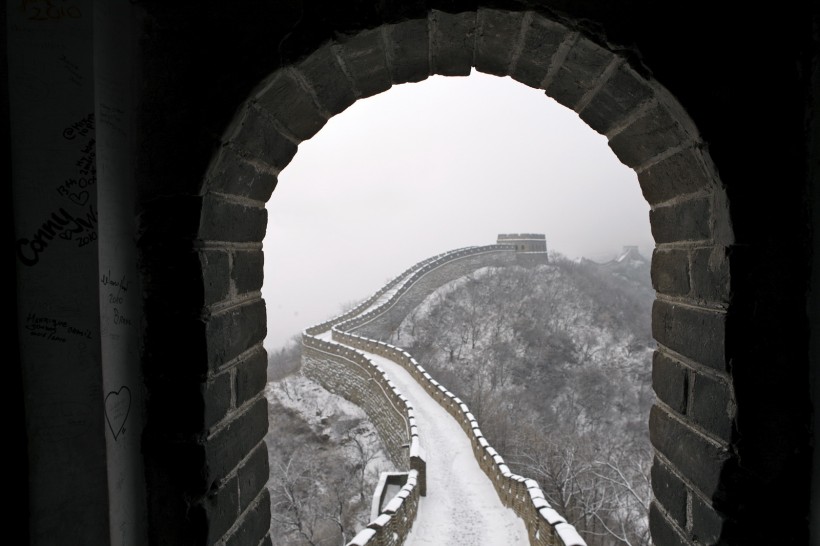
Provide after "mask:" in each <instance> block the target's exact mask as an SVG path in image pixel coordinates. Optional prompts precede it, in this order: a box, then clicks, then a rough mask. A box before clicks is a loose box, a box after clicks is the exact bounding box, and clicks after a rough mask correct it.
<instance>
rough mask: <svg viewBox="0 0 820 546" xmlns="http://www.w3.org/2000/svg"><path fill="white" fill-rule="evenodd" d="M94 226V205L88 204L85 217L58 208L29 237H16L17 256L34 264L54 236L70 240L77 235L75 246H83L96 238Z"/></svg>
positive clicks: (28, 264) (95, 213)
mask: <svg viewBox="0 0 820 546" xmlns="http://www.w3.org/2000/svg"><path fill="white" fill-rule="evenodd" d="M96 226H97V211H96V209H95V208H94V205H89V206H88V212H86V214H85V217H74V216H72V215H71V214H70V213H69V212H68V211H66V210H65V209H63V208H60V209H58V210H57V212H52V213H51V216H50V217H49V218H48V219H46V221H45V222H43V223H42V225H41V226H40V228H39V229H38V230H37V231H35V232H34V234H33V235H32V236H31V238H30V239H27V238H21V239H17V243H16V246H17V257H18V258H19V259H20V261H21V262H23V264H25V265H27V266H33V265H36V264H37V263H38V262H39V261H40V256H41V255H42V254H43V252H45V251H46V249H48V247H49V244H50V243H51V241H53V240H54V238H55V237H59V238H60V239H63V240H66V241H70V240H73V239H74V238H75V236H77V242H78V245H77V246H84V245H86V244H88V243H90V242H91V241H93V240H96V239H97V232H96ZM92 234H93V235H92Z"/></svg>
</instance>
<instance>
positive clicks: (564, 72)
mask: <svg viewBox="0 0 820 546" xmlns="http://www.w3.org/2000/svg"><path fill="white" fill-rule="evenodd" d="M613 58H614V55H612V53H610V52H609V51H607V50H606V49H604V48H602V47H600V46H598V45H596V44H594V43H593V42H591V41H589V40H587V39H586V38H579V39H578V40H577V41H576V42H575V44H574V45H573V46H572V49H570V51H569V53H567V56H566V58H565V59H564V62H563V63H562V64H561V66H560V67H559V68H558V69H557V70H556V71H555V73H554V75H553V77H552V79H551V80H550V82H549V84H548V85H547V88H546V91H547V95H549V96H550V97H552V98H553V99H555V100H556V101H558V102H559V103H561V104H563V105H564V106H566V107H567V108H570V109H573V110H574V109H575V107H576V105H577V104H578V102H579V101H580V100H581V98H582V97H583V96H584V95H585V94H586V93H587V91H589V90H590V89H592V88H593V87H594V86H595V85H596V83H597V81H598V78H599V77H600V76H601V74H602V73H603V71H604V69H605V68H606V67H607V65H608V64H609V63H610V62H611V61H612V59H613Z"/></svg>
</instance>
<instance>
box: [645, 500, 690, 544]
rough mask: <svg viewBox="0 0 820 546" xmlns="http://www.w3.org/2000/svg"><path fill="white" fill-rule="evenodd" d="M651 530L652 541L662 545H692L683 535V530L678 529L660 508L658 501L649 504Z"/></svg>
mask: <svg viewBox="0 0 820 546" xmlns="http://www.w3.org/2000/svg"><path fill="white" fill-rule="evenodd" d="M649 532H650V533H651V534H652V542H653V543H655V544H658V545H662V546H690V545H689V543H688V542H686V541H685V540H684V539H683V537H682V536H681V534H680V533H681V531H680V530H678V529H676V528H675V527H674V526H673V525H672V523H670V522H669V520H667V519H666V516H664V515H663V513H661V511H660V510H658V506H657V503H655V502H652V504H650V505H649Z"/></svg>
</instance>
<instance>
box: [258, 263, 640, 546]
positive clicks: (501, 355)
mask: <svg viewBox="0 0 820 546" xmlns="http://www.w3.org/2000/svg"><path fill="white" fill-rule="evenodd" d="M653 298H654V291H653V290H652V288H651V283H650V279H649V263H648V261H647V260H644V259H638V260H634V259H632V260H624V261H622V262H612V263H610V264H606V265H599V264H595V263H593V262H589V261H581V262H580V263H579V262H575V261H571V260H568V259H566V258H564V257H563V256H561V255H560V254H557V253H552V254H551V256H550V262H549V263H548V264H544V265H540V266H537V267H533V268H524V267H519V266H510V267H498V268H484V269H480V270H477V271H476V272H474V273H473V274H471V275H468V276H465V277H461V278H459V279H457V280H455V281H453V282H450V283H448V284H446V285H444V286H442V287H440V288H439V289H438V290H436V291H434V292H433V293H432V294H430V295H429V296H428V297H427V298H426V299H425V300H424V302H423V303H422V304H421V305H419V306H418V307H417V308H416V309H414V310H413V311H412V312H411V313H409V314H408V316H407V317H406V318H405V319H404V321H402V322H401V324H400V325H399V327H398V328H397V329H396V330H395V331H394V332H392V334H391V335H390V336H389V338H388V339H385V341H388V342H390V343H393V344H395V345H398V346H400V347H403V348H405V349H407V350H408V351H409V352H410V353H411V354H413V356H414V357H415V358H416V359H417V360H418V361H419V362H420V363H421V364H422V365H423V366H424V367H425V368H426V369H427V370H428V371H429V372H430V373H431V374H432V375H433V377H435V378H436V379H437V380H438V381H439V382H441V383H442V384H444V385H446V386H447V388H448V389H449V390H451V391H453V392H454V393H455V394H457V395H458V396H459V397H460V398H462V400H464V401H465V403H466V404H467V405H468V406H469V408H470V410H471V411H472V413H473V414H474V415H475V416H476V418H477V419H478V422H479V424H480V426H481V429H482V432H483V433H484V435H485V437H487V439H488V441H489V442H490V443H491V444H492V445H493V447H495V448H496V449H497V450H498V451H499V453H501V455H502V456H503V457H504V459H505V461H506V462H507V463H508V465H509V466H510V467H511V469H512V470H513V472H516V473H518V474H521V475H524V476H526V477H529V478H533V479H535V480H536V481H538V483H539V485H540V486H541V488H542V489H543V491H544V493H545V495H546V496H547V498H548V500H549V502H550V504H552V506H553V507H554V508H555V509H556V510H557V511H558V512H559V513H561V514H562V515H563V516H564V517H566V518H567V520H568V521H569V522H570V523H572V524H573V525H575V526H576V528H577V529H578V531H579V532H580V533H581V535H582V536H583V537H584V539H585V540H586V541H587V543H588V544H589V545H590V546H603V545H610V544H625V545H634V546H637V545H642V546H647V545H649V544H651V541H650V538H649V532H648V521H647V519H648V518H647V513H648V508H649V499H650V487H649V469H650V464H651V448H650V445H649V440H648V431H647V421H648V412H649V408H650V406H651V404H652V401H653V394H652V389H651V385H650V376H651V355H652V351H653V349H654V341H653V340H652V338H651V333H650V314H651V313H650V312H651V305H652V301H653ZM299 358H300V346H299V344H298V343H297V342H294V343H292V344H290V345H289V346H287V347H285V348H282V349H281V350H279V351H275V352H273V353H272V354H271V358H270V366H269V374H270V377H269V380H270V382H269V386H268V393H269V397H268V399H269V401H270V402H271V433H270V434H269V438H270V440H269V442H268V446H269V454H270V460H271V480H270V483H269V488H270V490H271V497H272V506H273V510H272V511H273V524H272V526H273V527H275V529H273V527H272V531H273V530H275V532H276V533H278V534H274V535H273V536H282V537H285V540H286V541H285V542H282V543H283V544H288V545H290V544H292V545H296V544H314V545H317V546H318V545H320V544H340V543H344V538H345V537H347V538H348V539H349V538H350V537H351V532H353V533H354V534H355V529H354V527H355V526H356V525H357V524H364V523H366V521H367V518H368V515H369V514H368V509H369V498H366V497H367V495H369V494H370V492H372V484H374V483H375V480H376V478H377V476H378V472H379V471H382V470H389V469H390V468H389V462H388V461H387V458H386V456H384V453H383V450H381V448H380V446H379V443H378V439H377V435H376V434H375V432H373V429H372V424H370V423H369V422H368V421H367V419H366V416H364V415H363V414H356V413H355V407H354V408H353V409H351V408H344V409H342V407H341V405H340V404H339V403H336V402H333V403H332V404H329V403H328V402H327V399H326V398H324V395H321V394H320V391H321V390H322V389H321V388H320V387H318V385H316V384H311V383H310V382H308V381H307V380H306V379H305V378H303V377H301V376H300V374H299ZM317 389H318V390H317ZM295 398H299V403H294V402H293V400H294V399H295ZM319 400H324V401H319ZM318 406H322V408H321V409H318ZM274 438H275V439H274ZM333 467H335V468H338V469H339V471H338V472H329V471H328V470H327V469H328V468H333ZM308 477H310V479H309V478H308ZM353 478H355V479H353ZM367 487H369V489H367V491H368V492H367V493H365V488H367ZM307 499H310V501H308V500H307Z"/></svg>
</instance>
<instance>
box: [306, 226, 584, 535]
mask: <svg viewBox="0 0 820 546" xmlns="http://www.w3.org/2000/svg"><path fill="white" fill-rule="evenodd" d="M501 237H504V236H499V241H501ZM516 250H519V251H520V249H517V248H516V246H515V244H513V243H511V244H506V243H502V244H496V245H488V246H480V247H468V248H464V249H458V250H454V251H451V252H446V253H443V254H439V255H437V256H434V257H432V258H430V259H427V260H424V261H422V262H419V263H418V264H416V265H415V266H413V267H411V268H408V269H407V270H405V271H404V272H403V273H401V274H400V275H398V276H397V277H395V278H394V279H392V280H391V281H389V282H388V283H386V284H385V285H384V286H383V287H382V288H380V289H379V290H378V291H377V292H376V293H374V294H373V295H372V296H371V297H369V298H367V299H366V300H365V301H364V302H362V303H361V304H359V305H358V306H356V307H355V308H353V309H351V310H350V311H347V312H346V313H343V314H342V315H339V316H338V317H336V318H334V319H331V320H329V321H325V322H323V323H321V324H317V325H315V326H312V327H310V328H307V329H306V330H305V331H304V333H303V336H302V340H303V346H304V349H305V351H304V353H303V354H304V357H303V359H304V369H305V373H306V374H308V375H309V376H310V377H312V378H314V379H316V380H317V381H319V382H320V383H321V384H323V385H325V386H326V388H328V389H329V390H331V391H332V392H336V393H337V394H340V395H342V396H345V397H346V398H348V399H350V400H351V401H353V402H354V403H357V404H359V405H360V406H361V407H362V408H363V409H364V410H365V412H367V413H368V415H369V416H370V417H371V419H373V421H374V424H375V426H376V428H377V430H379V434H380V435H381V436H382V439H383V440H384V442H385V445H386V447H387V450H388V452H389V453H390V456H391V458H392V459H393V461H394V463H395V464H396V466H397V467H398V468H409V469H410V470H409V471H408V480H407V482H406V484H405V486H403V487H402V489H401V491H400V492H399V494H397V495H396V497H395V498H394V499H392V500H391V501H390V502H388V503H387V505H386V506H385V507H384V510H383V511H382V512H381V513H379V514H378V515H375V514H374V515H375V517H374V519H373V521H371V523H370V524H369V525H368V527H367V528H366V529H364V530H362V531H361V532H360V533H359V534H357V535H356V537H355V538H354V539H353V540H352V541H351V542H350V543H349V544H348V546H364V545H368V546H373V545H376V544H378V545H381V544H390V545H398V544H402V543H403V542H404V539H405V537H406V536H407V533H408V532H409V530H410V528H411V527H412V522H413V521H414V519H415V514H416V509H417V506H418V503H419V502H420V500H419V498H420V497H421V496H424V495H425V493H426V486H427V484H426V476H425V474H426V463H425V459H424V456H423V453H422V448H421V438H422V437H423V435H424V431H419V430H418V427H417V426H416V424H415V418H414V410H413V406H412V404H411V403H410V402H409V401H408V400H407V398H406V397H404V396H403V395H402V394H401V393H400V392H399V391H398V389H396V387H395V386H394V385H393V383H392V381H390V379H389V378H388V377H387V375H386V374H385V373H384V372H383V371H382V370H381V369H380V368H379V366H378V365H376V364H375V363H374V362H373V360H372V359H370V358H368V357H367V354H368V353H369V354H374V355H378V356H380V357H384V358H387V359H389V360H391V361H392V362H395V363H397V364H399V365H400V366H401V367H402V368H404V369H405V370H406V371H407V372H409V373H410V375H411V376H412V377H413V378H414V379H415V380H416V381H417V382H418V383H419V384H420V385H421V386H422V387H423V388H424V389H425V391H426V392H427V393H428V394H429V395H430V396H431V397H432V398H433V399H434V400H436V401H437V402H438V404H439V405H441V406H442V407H443V408H444V409H445V410H446V411H447V412H448V413H449V414H450V415H451V416H452V417H453V418H454V419H455V420H456V421H457V422H458V423H459V424H460V426H461V428H462V429H463V430H464V433H465V434H466V435H467V437H468V438H469V440H470V442H471V445H472V449H473V454H474V456H475V458H476V460H477V461H478V463H479V466H480V467H481V469H482V471H483V472H484V473H485V474H486V475H487V477H488V478H489V479H490V480H491V482H492V484H493V487H494V488H495V491H496V493H497V494H498V497H499V499H500V500H501V501H502V503H503V504H504V505H505V506H507V507H508V508H511V509H512V510H513V511H514V512H515V513H516V514H517V515H518V516H519V517H520V518H521V519H522V520H523V521H524V523H525V525H526V527H527V531H528V535H529V541H530V544H532V545H538V546H585V545H586V543H585V542H584V540H583V539H582V538H581V536H580V535H579V534H578V532H577V531H576V530H575V528H574V527H573V526H572V525H571V524H569V523H567V521H566V520H565V519H564V518H563V517H562V516H561V515H560V514H559V513H558V512H556V511H555V510H554V509H553V508H552V507H551V506H550V504H549V502H547V500H546V499H545V497H544V493H543V491H542V490H541V488H540V487H539V485H538V483H537V482H536V481H534V480H531V479H528V478H526V477H524V476H519V475H517V474H514V473H513V472H511V471H510V469H509V467H508V466H507V465H506V463H505V461H504V459H503V457H502V456H501V455H500V454H499V453H498V452H497V451H496V450H495V449H494V448H493V447H492V446H491V445H490V444H489V442H488V441H487V440H486V438H484V435H483V434H482V432H481V428H480V427H479V424H478V422H477V420H476V419H475V417H474V416H473V414H472V413H471V412H470V410H469V408H468V407H467V405H466V404H465V403H464V402H463V401H461V400H460V399H459V398H458V397H457V396H456V395H454V394H453V393H452V392H450V391H449V390H448V389H447V388H446V387H445V386H444V385H442V384H440V383H439V382H438V381H436V380H435V379H434V378H433V377H432V376H431V375H430V374H429V373H428V372H427V371H426V370H425V369H424V368H423V367H422V366H421V365H420V364H419V363H418V362H417V361H416V360H415V358H414V357H413V356H412V355H411V354H410V353H408V352H407V351H405V350H403V349H401V348H400V347H396V346H394V345H391V344H389V343H385V342H383V341H378V340H375V339H372V338H370V337H366V336H365V335H362V333H361V332H358V333H354V331H353V330H362V329H364V327H365V326H366V325H368V324H371V323H372V322H373V321H374V320H375V319H376V318H380V319H381V318H383V317H385V316H387V315H388V314H389V313H390V311H391V310H394V312H395V310H397V309H400V307H399V304H400V302H401V301H402V298H404V297H405V296H407V295H408V294H409V293H411V292H410V291H411V288H413V287H416V288H418V287H419V286H420V283H423V282H424V280H425V278H429V277H433V276H435V275H437V274H438V278H437V279H436V280H435V282H433V283H432V284H433V285H435V286H438V285H440V284H441V283H442V281H443V280H444V279H447V278H449V277H451V276H452V272H451V273H450V274H445V275H442V274H441V273H442V271H443V270H445V269H446V268H447V267H453V266H461V267H462V268H463V267H465V264H466V266H467V267H470V268H472V269H473V270H474V269H476V268H477V266H478V265H480V264H481V263H483V264H484V265H500V264H501V263H506V264H514V263H517V261H516V260H510V258H511V257H514V256H515V254H516V253H517V252H516ZM543 252H544V253H545V252H546V246H545V245H544V251H543ZM456 271H457V272H458V275H457V276H460V275H461V274H463V272H462V271H463V269H461V268H459V267H456ZM418 292H419V290H416V293H418ZM421 292H428V291H425V290H422V291H421ZM428 293H429V292H428ZM408 448H409V449H408ZM410 478H412V480H411V479H410Z"/></svg>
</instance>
